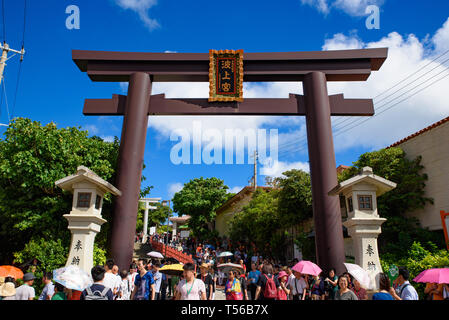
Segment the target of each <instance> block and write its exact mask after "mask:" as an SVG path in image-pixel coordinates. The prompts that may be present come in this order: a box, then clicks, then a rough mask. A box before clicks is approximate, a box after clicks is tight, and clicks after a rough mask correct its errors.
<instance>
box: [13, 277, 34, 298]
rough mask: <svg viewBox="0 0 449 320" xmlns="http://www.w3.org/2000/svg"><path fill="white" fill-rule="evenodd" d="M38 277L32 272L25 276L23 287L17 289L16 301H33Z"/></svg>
mask: <svg viewBox="0 0 449 320" xmlns="http://www.w3.org/2000/svg"><path fill="white" fill-rule="evenodd" d="M34 279H36V277H35V276H34V274H33V273H32V272H28V273H25V275H24V276H23V285H21V286H20V287H18V288H17V289H16V300H33V299H34V296H35V292H34V288H33V287H32V285H33V283H34Z"/></svg>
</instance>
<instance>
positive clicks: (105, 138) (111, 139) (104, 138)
mask: <svg viewBox="0 0 449 320" xmlns="http://www.w3.org/2000/svg"><path fill="white" fill-rule="evenodd" d="M101 139H103V140H104V141H106V142H114V137H113V136H101Z"/></svg>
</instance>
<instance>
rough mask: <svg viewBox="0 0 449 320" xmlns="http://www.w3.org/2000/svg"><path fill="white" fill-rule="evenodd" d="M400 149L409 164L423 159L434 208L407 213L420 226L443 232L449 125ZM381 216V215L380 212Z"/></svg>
mask: <svg viewBox="0 0 449 320" xmlns="http://www.w3.org/2000/svg"><path fill="white" fill-rule="evenodd" d="M399 147H400V148H401V149H402V150H404V151H405V153H406V157H407V158H408V159H410V160H412V159H414V158H416V157H417V156H419V155H421V156H422V161H421V164H422V165H423V166H424V169H423V172H425V173H426V174H427V175H428V180H427V181H426V182H425V183H426V187H425V189H424V190H425V195H426V196H427V197H430V198H433V200H434V204H433V205H432V204H426V206H425V207H424V208H423V209H418V210H415V211H413V212H408V213H407V214H406V215H407V216H412V217H416V218H418V219H419V221H420V222H421V226H422V227H424V228H429V229H430V230H442V225H441V218H440V210H445V211H449V122H446V123H444V124H442V125H440V126H438V127H436V128H433V129H431V130H429V131H427V132H424V133H422V134H420V135H418V136H416V137H414V138H412V139H410V140H408V141H405V142H403V143H402V144H400V145H399ZM379 215H380V216H382V212H379Z"/></svg>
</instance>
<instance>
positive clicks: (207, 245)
mask: <svg viewBox="0 0 449 320" xmlns="http://www.w3.org/2000/svg"><path fill="white" fill-rule="evenodd" d="M204 247H206V248H209V249H211V250H215V247H214V246H213V245H211V244H206V245H205V246H204Z"/></svg>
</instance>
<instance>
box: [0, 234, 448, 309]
mask: <svg viewBox="0 0 449 320" xmlns="http://www.w3.org/2000/svg"><path fill="white" fill-rule="evenodd" d="M153 239H156V240H157V241H164V240H165V241H167V242H168V240H169V239H167V238H165V239H164V237H163V236H162V237H161V236H159V235H156V236H155V237H154V238H153ZM169 242H170V243H171V245H172V246H174V247H180V248H181V250H182V251H185V252H186V253H190V254H192V257H193V263H186V264H184V265H183V266H182V272H181V271H180V272H179V273H178V274H176V275H169V274H166V273H164V272H160V269H161V268H162V267H163V266H165V265H170V264H177V263H178V262H177V261H175V260H174V259H170V258H167V259H138V260H133V261H132V262H131V264H130V266H129V269H128V270H119V267H118V266H117V265H116V264H115V263H114V261H113V260H112V259H108V260H107V261H106V263H105V264H104V266H95V267H93V268H92V270H91V276H92V280H93V284H92V285H90V286H89V287H87V288H86V289H85V290H83V291H75V290H70V289H68V288H64V286H63V285H61V284H60V283H58V282H54V281H52V273H51V272H45V273H44V275H43V278H42V281H43V284H44V288H43V289H42V292H41V293H40V295H39V298H38V299H39V300H169V299H172V300H215V299H216V292H217V290H222V291H223V293H224V295H225V298H226V300H368V299H369V298H368V295H367V291H366V290H365V289H364V288H363V287H362V286H361V284H360V283H359V282H358V281H357V279H355V278H354V277H352V276H351V275H350V274H349V273H348V272H345V273H343V274H341V275H339V276H338V275H337V274H336V271H335V269H333V268H332V269H330V270H329V271H328V272H326V273H324V272H323V273H321V274H319V275H315V276H312V275H308V274H302V273H300V272H297V271H295V270H294V268H293V267H294V266H295V265H296V264H297V263H298V259H293V260H291V261H289V262H288V263H285V262H284V263H281V262H280V261H279V260H275V259H273V258H272V257H263V256H262V255H260V254H259V252H258V251H257V250H256V249H255V248H251V249H250V250H246V249H245V247H244V246H236V247H234V248H233V249H234V250H233V252H229V251H226V249H227V250H232V249H231V248H232V247H231V246H229V243H228V244H227V246H226V247H223V246H217V248H215V246H213V245H210V244H196V243H195V241H192V239H183V240H176V239H170V241H169ZM225 251H226V256H225V257H223V255H222V254H223V253H224V252H225ZM230 254H231V255H230ZM230 263H232V264H233V267H232V266H231V267H229V268H221V267H218V266H219V265H221V264H228V265H229V264H230ZM224 271H226V272H224ZM409 277H410V275H409V272H408V270H407V269H405V268H399V276H398V277H397V279H396V280H395V281H394V282H393V285H391V281H390V278H389V277H388V276H387V275H386V274H385V273H380V274H379V290H378V292H376V293H374V294H373V295H372V296H371V297H370V299H372V300H418V299H419V297H418V294H417V291H416V290H415V288H414V287H413V285H412V284H410V282H409ZM35 279H36V278H35V276H34V274H33V273H31V272H29V273H26V274H25V275H24V276H23V285H21V286H19V287H16V281H15V279H14V278H11V277H6V278H5V279H1V278H0V299H2V300H33V299H34V298H35V289H34V288H33V283H34V280H35ZM1 282H3V283H1ZM425 293H426V294H427V295H429V296H430V297H431V299H433V300H443V299H448V298H449V287H448V285H447V284H428V285H427V287H426V290H425Z"/></svg>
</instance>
